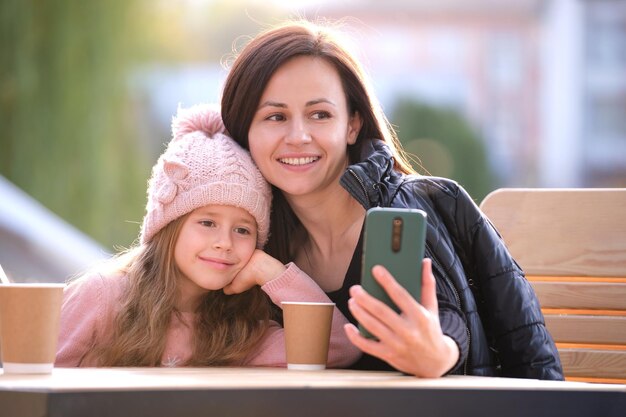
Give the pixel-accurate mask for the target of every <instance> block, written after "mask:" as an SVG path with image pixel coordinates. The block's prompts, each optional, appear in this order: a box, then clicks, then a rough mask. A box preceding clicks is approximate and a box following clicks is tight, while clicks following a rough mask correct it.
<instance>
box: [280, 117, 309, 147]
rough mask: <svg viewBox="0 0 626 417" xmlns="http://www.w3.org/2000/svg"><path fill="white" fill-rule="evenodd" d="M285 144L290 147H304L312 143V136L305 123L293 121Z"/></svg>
mask: <svg viewBox="0 0 626 417" xmlns="http://www.w3.org/2000/svg"><path fill="white" fill-rule="evenodd" d="M285 142H287V143H288V144H290V145H303V144H306V143H309V142H311V135H310V134H309V132H308V130H307V127H306V124H305V123H304V121H302V120H298V119H292V121H291V124H290V125H289V132H287V135H286V137H285Z"/></svg>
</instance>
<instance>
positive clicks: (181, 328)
mask: <svg viewBox="0 0 626 417" xmlns="http://www.w3.org/2000/svg"><path fill="white" fill-rule="evenodd" d="M124 283H125V276H119V275H116V276H102V275H100V274H96V275H93V276H90V277H88V278H86V279H80V280H78V281H75V282H73V283H71V284H70V285H69V286H68V287H67V288H66V289H65V293H64V298H63V306H62V309H61V330H60V334H59V344H58V349H57V356H56V363H55V366H58V367H76V366H82V367H87V366H96V364H97V358H95V357H93V355H91V354H90V352H91V351H92V348H93V347H94V346H100V345H102V344H104V343H107V342H108V341H109V340H110V338H111V337H112V334H113V319H114V316H115V312H116V311H117V308H118V306H117V299H118V297H119V295H120V293H121V291H122V290H123V288H124V286H125V285H124ZM261 288H262V289H263V291H265V292H266V293H267V294H268V295H269V297H270V298H271V299H272V301H273V302H274V304H276V305H278V306H280V302H281V301H310V302H328V301H330V300H329V298H328V297H327V296H326V294H325V293H324V291H322V290H321V289H320V288H319V286H318V285H317V284H316V283H315V282H314V281H313V280H311V278H309V277H308V276H307V275H306V274H305V273H304V272H302V271H301V270H300V269H299V268H298V267H297V266H296V265H295V264H293V263H290V264H288V265H287V270H286V271H285V272H284V273H283V274H282V275H280V276H279V277H277V278H276V279H274V280H272V281H270V282H268V283H266V284H265V285H263V286H262V287H261ZM182 316H183V319H182V320H180V319H178V318H177V317H176V316H175V315H173V316H172V320H171V323H170V328H169V330H168V332H167V335H166V337H167V341H166V346H165V351H164V352H163V357H162V365H163V366H177V365H180V364H184V363H185V362H186V361H187V360H188V359H189V357H190V356H191V338H192V329H193V325H192V323H193V320H194V313H183V314H182ZM345 323H347V320H346V318H345V317H344V315H343V314H341V312H340V311H339V310H338V309H337V308H336V307H335V311H334V313H333V323H332V330H331V335H330V346H329V351H328V366H329V367H337V368H339V367H346V366H348V365H350V364H352V363H354V362H355V361H356V360H357V359H358V358H359V357H360V356H361V352H360V351H359V350H358V349H357V348H356V347H355V346H354V345H352V343H350V341H349V340H348V338H347V337H346V336H345V333H344V330H343V325H344V324H345ZM244 365H247V366H282V367H284V366H286V358H285V342H284V335H283V328H282V327H281V326H280V325H279V324H278V323H276V322H274V321H272V322H271V323H270V327H269V329H268V330H267V333H266V335H265V336H264V338H263V341H262V342H261V344H260V346H259V348H258V349H257V350H256V351H255V352H253V353H252V355H250V356H249V357H248V358H247V359H246V361H245V363H244Z"/></svg>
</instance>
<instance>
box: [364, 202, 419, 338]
mask: <svg viewBox="0 0 626 417" xmlns="http://www.w3.org/2000/svg"><path fill="white" fill-rule="evenodd" d="M425 244H426V213H425V212H424V211H422V210H418V209H399V208H385V207H375V208H371V209H369V210H368V211H367V214H366V216H365V231H364V236H363V264H362V268H361V286H362V287H363V288H364V289H365V290H366V291H367V292H368V293H369V294H371V295H372V296H374V297H376V298H378V299H379V300H381V301H382V302H384V303H385V304H387V305H388V306H389V307H391V308H392V309H394V310H395V311H396V312H398V313H399V312H400V309H399V308H398V307H397V306H396V305H395V304H394V303H393V301H391V299H390V298H389V296H388V295H387V293H386V292H385V290H384V289H383V288H382V287H381V286H380V285H379V284H378V282H376V280H375V279H374V277H373V276H372V267H374V266H375V265H382V266H384V267H385V268H387V270H388V271H389V272H390V273H391V275H393V277H394V278H395V279H396V281H398V282H399V283H400V285H402V286H403V287H404V288H406V289H407V291H408V292H409V293H410V294H411V295H412V296H413V298H415V299H416V300H417V301H420V299H421V290H422V258H423V257H424V246H425ZM359 330H360V331H361V334H362V335H363V336H365V337H369V338H373V337H374V336H372V335H371V334H370V333H369V332H368V331H367V329H365V328H364V327H363V326H361V325H360V324H359Z"/></svg>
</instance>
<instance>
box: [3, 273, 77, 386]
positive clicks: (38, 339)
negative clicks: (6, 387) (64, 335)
mask: <svg viewBox="0 0 626 417" xmlns="http://www.w3.org/2000/svg"><path fill="white" fill-rule="evenodd" d="M64 286H65V285H64V284H3V285H0V342H1V343H0V344H1V346H2V366H3V368H4V372H5V373H27V374H32V373H50V372H52V369H53V367H54V358H55V355H56V348H57V341H58V338H59V321H60V317H61V302H62V301H63V287H64Z"/></svg>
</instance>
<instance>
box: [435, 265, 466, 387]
mask: <svg viewBox="0 0 626 417" xmlns="http://www.w3.org/2000/svg"><path fill="white" fill-rule="evenodd" d="M430 255H431V259H432V261H433V262H434V263H435V265H436V266H437V267H438V268H439V270H440V271H441V272H442V274H441V275H442V276H443V279H445V280H446V282H447V283H448V285H449V286H450V288H452V292H454V298H455V301H456V306H457V307H458V308H459V310H461V311H463V309H462V308H461V297H460V296H459V292H458V291H457V289H456V287H455V286H454V284H452V281H450V278H448V276H447V275H446V274H445V272H444V269H443V267H442V266H441V264H440V263H439V261H438V260H437V258H435V257H434V256H433V255H432V253H431V254H430ZM465 332H466V333H467V357H466V358H465V363H464V364H463V375H467V362H468V360H469V354H470V345H471V343H472V335H471V333H470V331H469V328H468V327H467V325H466V326H465Z"/></svg>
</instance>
